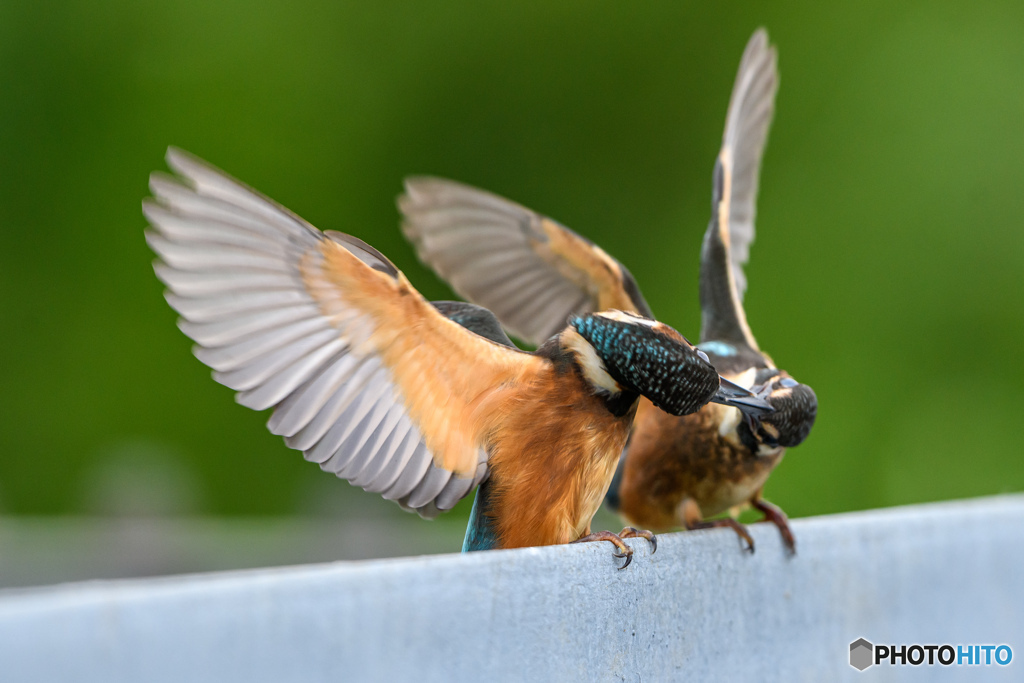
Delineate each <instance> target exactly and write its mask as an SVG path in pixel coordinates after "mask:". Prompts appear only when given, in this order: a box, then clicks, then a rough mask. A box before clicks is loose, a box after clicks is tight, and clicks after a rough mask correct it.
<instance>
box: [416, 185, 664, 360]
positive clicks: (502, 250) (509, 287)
mask: <svg viewBox="0 0 1024 683" xmlns="http://www.w3.org/2000/svg"><path fill="white" fill-rule="evenodd" d="M398 206H399V209H400V210H401V212H402V214H403V217H404V222H403V226H402V227H403V231H404V232H405V235H406V237H408V238H409V240H410V241H411V242H413V244H415V245H416V249H417V252H418V254H419V257H420V259H421V260H422V261H423V262H424V263H426V264H427V265H428V266H430V267H431V268H433V269H434V271H435V272H436V273H437V274H438V275H439V276H440V277H442V278H444V279H445V280H446V281H447V282H448V283H449V284H450V285H451V287H452V289H454V290H455V291H456V292H457V293H458V294H459V295H460V296H462V297H464V298H465V299H467V300H468V301H472V302H473V303H476V304H479V305H480V306H483V307H484V308H487V309H490V310H491V311H493V312H494V314H495V315H496V316H497V317H498V320H500V321H501V324H502V326H504V327H505V328H506V329H508V330H509V331H511V332H512V333H513V334H514V335H516V336H517V337H519V338H521V339H524V340H525V341H527V342H529V343H531V344H535V345H539V344H541V343H543V342H544V341H546V340H547V339H548V338H549V337H550V336H551V335H552V334H554V333H556V332H558V331H560V330H561V329H563V328H564V327H565V320H566V318H567V317H568V316H569V315H570V314H571V313H573V312H578V311H580V310H581V309H583V310H585V311H595V310H605V309H609V308H618V309H622V310H626V311H635V312H639V313H642V314H644V315H647V316H650V315H651V312H650V308H649V307H648V305H647V302H646V301H644V299H643V295H642V294H640V291H639V289H638V288H637V287H636V284H635V282H634V280H633V277H632V275H630V274H629V271H628V270H626V268H625V267H624V266H623V265H622V264H621V263H619V262H618V261H616V260H615V259H613V258H611V257H610V256H608V254H606V253H605V252H604V251H603V250H601V248H600V247H598V246H596V245H594V244H593V243H591V242H589V241H587V240H585V239H583V238H582V237H580V236H579V235H577V234H576V233H574V232H572V231H571V230H569V229H568V228H566V227H564V226H562V225H559V224H558V223H556V222H555V221H553V220H551V219H549V218H545V217H543V216H541V215H540V214H537V213H535V212H533V211H531V210H529V209H527V208H525V207H523V206H520V205H519V204H516V203H514V202H510V201H508V200H506V199H502V198H501V197H498V196H497V195H493V194H491V193H489V192H484V191H483V190H478V189H475V188H472V187H469V186H467V185H462V184H460V183H456V182H453V181H450V180H443V179H440V178H425V177H424V178H408V179H406V182H405V194H404V195H402V196H401V197H400V198H399V200H398ZM527 300H529V301H530V302H531V304H533V305H532V306H531V307H530V309H529V310H526V309H524V308H523V302H524V301H527ZM581 300H582V301H584V302H585V305H583V304H581V303H580V302H581ZM547 304H550V305H547ZM538 312H539V313H541V314H542V317H538V315H537V314H538Z"/></svg>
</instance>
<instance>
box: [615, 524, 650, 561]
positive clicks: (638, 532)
mask: <svg viewBox="0 0 1024 683" xmlns="http://www.w3.org/2000/svg"><path fill="white" fill-rule="evenodd" d="M619 536H620V537H621V538H646V539H647V540H648V541H650V542H651V555H653V554H654V553H656V552H658V537H657V536H655V535H654V534H653V533H651V532H650V531H647V530H646V529H637V528H635V527H631V526H627V527H626V528H624V529H623V530H622V531H620V532H619Z"/></svg>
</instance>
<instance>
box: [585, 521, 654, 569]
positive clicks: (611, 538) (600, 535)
mask: <svg viewBox="0 0 1024 683" xmlns="http://www.w3.org/2000/svg"><path fill="white" fill-rule="evenodd" d="M637 536H641V537H643V538H646V539H647V540H648V541H650V542H651V546H652V547H653V549H652V550H651V554H652V555H653V554H654V553H655V552H656V551H657V550H658V539H657V537H656V536H655V535H654V534H652V533H651V532H650V531H638V530H637V529H634V528H633V527H631V526H627V527H626V528H625V529H623V530H622V531H621V532H619V533H618V534H613V533H612V532H610V531H595V532H594V533H592V534H587V535H586V536H581V537H580V538H577V539H576V540H575V541H572V542H573V543H590V542H591V541H608V542H609V543H611V544H612V545H614V546H615V547H616V549H618V551H619V552H617V553H612V556H613V557H619V558H622V557H624V558H626V562H625V563H624V564H623V565H622V566H621V567H619V569H625V568H626V567H628V566H629V563H630V562H632V561H633V549H632V548H630V547H629V546H628V545H626V543H625V542H624V541H623V540H622V539H624V538H634V537H637Z"/></svg>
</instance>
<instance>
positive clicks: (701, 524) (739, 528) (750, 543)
mask: <svg viewBox="0 0 1024 683" xmlns="http://www.w3.org/2000/svg"><path fill="white" fill-rule="evenodd" d="M722 526H724V527H729V528H730V529H732V530H733V531H735V532H736V535H737V536H739V537H740V540H741V542H743V543H746V544H747V547H746V548H744V550H746V551H748V552H749V553H751V554H753V553H754V539H753V537H751V535H750V532H749V531H747V527H745V526H743V525H742V524H740V523H739V522H737V521H736V520H735V519H733V518H732V517H723V518H721V519H712V520H703V519H702V520H699V521H694V522H687V524H686V528H687V529H713V528H715V527H722Z"/></svg>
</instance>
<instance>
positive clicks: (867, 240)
mask: <svg viewBox="0 0 1024 683" xmlns="http://www.w3.org/2000/svg"><path fill="white" fill-rule="evenodd" d="M763 5H764V3H756V2H745V3H736V2H721V3H696V2H679V1H678V0H660V1H652V2H645V3H640V4H637V3H622V2H608V1H600V2H561V3H550V2H539V1H536V0H531V1H529V2H518V3H480V2H475V1H471V0H459V1H456V2H445V3H422V2H419V3H414V2H408V3H396V2H375V3H336V2H298V1H295V0H289V2H275V3H260V5H259V6H258V7H254V6H253V4H252V3H248V2H237V1H236V2H207V1H205V0H204V1H199V0H167V1H165V2H162V3H134V2H123V1H122V2H95V1H94V0H90V1H88V2H84V1H72V2H60V3H56V2H39V3H27V2H21V3H2V4H0V325H2V326H3V327H2V330H0V332H2V338H3V340H4V341H3V355H2V358H3V361H2V366H3V370H2V372H0V427H2V433H0V451H2V457H0V512H3V513H4V514H7V515H56V514H61V515H67V514H122V515H124V514H127V515H133V514H174V515H179V514H186V515H205V514H209V515H236V516H238V515H287V514H294V513H298V514H304V515H315V516H325V515H333V516H337V517H338V518H339V521H343V520H344V519H347V518H348V519H358V517H359V515H360V511H362V510H378V511H383V512H381V514H387V515H391V514H392V513H393V515H394V518H395V524H402V525H412V527H410V528H414V529H416V530H417V531H418V532H420V533H429V530H430V527H429V526H423V525H424V524H425V523H424V522H421V521H419V520H418V519H416V518H415V517H414V516H410V515H404V514H401V513H400V512H399V511H398V510H397V507H395V506H393V505H391V504H389V503H383V502H382V501H380V500H379V498H378V497H377V496H371V495H369V494H365V493H363V492H362V491H359V490H357V489H353V488H352V487H350V486H349V485H347V484H346V483H345V482H342V481H338V480H335V479H334V478H332V477H330V476H329V475H326V474H323V473H321V472H320V471H319V469H318V468H317V467H316V466H314V465H311V464H308V463H305V462H304V461H303V460H302V458H301V456H300V455H299V454H297V453H294V452H291V451H288V450H287V449H286V448H285V446H284V445H283V443H282V442H281V440H280V439H279V438H277V437H274V436H271V435H270V434H269V433H268V432H267V431H266V430H265V429H264V428H263V424H264V422H265V421H266V419H267V417H268V415H267V414H255V413H252V412H251V411H249V410H247V409H244V408H242V407H240V406H238V405H236V404H235V403H234V401H233V400H232V395H231V392H230V391H229V390H228V389H226V388H224V387H221V386H220V385H217V384H216V383H214V382H213V381H211V380H210V377H209V371H208V370H207V369H206V368H205V367H204V366H202V365H201V364H200V363H199V362H198V361H196V360H195V359H194V358H193V357H192V355H191V353H190V352H189V349H190V342H189V340H188V339H186V338H185V337H184V335H182V334H181V333H180V332H178V330H177V329H176V328H175V325H174V322H175V315H174V313H173V312H172V311H171V310H170V308H169V307H168V306H167V305H166V304H165V302H164V301H163V299H162V297H161V290H162V287H161V285H160V284H159V283H158V281H157V280H156V278H155V277H154V276H153V273H152V269H151V266H150V264H151V261H152V258H153V256H152V254H151V252H150V251H149V250H148V249H147V247H146V244H145V242H144V241H143V233H142V231H143V228H144V221H143V218H142V215H141V212H140V200H141V199H142V197H143V196H145V195H146V194H147V192H148V190H147V177H148V174H149V173H150V171H152V170H154V169H159V168H163V166H164V164H163V160H162V157H163V152H164V149H165V147H166V146H167V145H168V144H174V145H178V146H181V147H183V148H185V149H187V150H190V151H192V152H194V153H196V154H198V155H200V156H202V157H204V158H206V159H208V160H209V161H211V162H212V163H214V164H216V165H218V166H220V167H222V168H224V169H225V170H227V171H228V172H230V173H232V174H234V175H236V176H238V177H239V178H241V179H242V180H244V181H246V182H248V183H249V184H251V185H253V186H255V187H256V188H258V189H260V190H261V191H263V192H264V193H266V194H268V195H270V196H271V197H274V198H275V199H277V200H278V201H280V202H281V203H283V204H285V205H286V206H288V207H290V208H292V209H293V210H295V211H296V212H298V213H299V214H301V215H302V216H304V217H305V218H307V219H309V220H310V221H311V222H313V223H314V224H315V225H317V226H318V227H321V228H324V229H328V228H330V229H337V230H343V231H346V232H350V233H353V234H355V235H358V236H359V237H362V238H365V239H366V240H367V241H369V242H370V243H372V244H374V245H375V246H377V247H378V248H380V249H381V250H382V251H383V252H385V253H386V254H387V255H388V256H389V257H390V258H391V259H393V260H394V262H395V263H396V264H397V265H398V266H399V267H400V268H402V269H403V270H404V271H405V272H406V273H407V275H408V276H409V278H410V280H411V281H412V282H413V283H414V284H415V285H416V286H417V287H418V288H419V289H420V291H422V292H423V293H424V294H425V295H427V296H428V297H430V298H448V297H451V294H450V292H449V291H448V290H447V289H446V288H445V286H444V285H442V284H441V283H440V282H439V281H438V280H437V279H436V278H435V277H434V276H433V275H432V274H431V273H429V272H428V271H427V270H425V269H424V268H423V267H421V266H420V265H419V264H418V263H417V261H416V260H415V257H414V255H413V251H412V249H411V248H410V247H409V245H408V244H406V243H405V241H404V240H403V238H402V237H401V235H400V234H399V231H398V229H397V224H398V219H397V213H396V210H395V207H394V198H395V196H396V195H397V194H398V193H399V191H400V189H401V180H402V178H403V177H404V176H405V175H409V174H422V173H429V174H437V175H443V176H448V177H451V178H455V179H458V180H461V181H464V182H468V183H471V184H474V185H477V186H480V187H484V188H488V189H490V190H492V191H494V192H497V193H499V194H502V195H504V196H507V197H509V198H512V199H514V200H517V201H519V202H521V203H524V204H526V205H527V206H530V207H532V208H535V209H537V210H538V211H541V212H544V213H546V214H548V215H550V216H552V217H555V218H557V219H559V220H561V221H562V222H564V223H565V224H567V225H569V226H571V227H573V228H574V229H576V230H578V231H579V232H581V233H583V234H584V235H586V236H588V237H590V238H592V239H593V240H595V241H596V242H598V243H599V244H601V245H602V246H603V247H604V248H605V249H606V250H607V251H608V252H610V253H612V254H614V255H615V256H616V257H618V258H619V259H620V260H621V261H623V262H624V263H625V264H626V265H627V266H628V267H629V268H630V269H631V270H632V272H633V273H634V274H635V275H636V276H637V279H638V280H639V282H640V284H641V286H642V288H643V291H644V293H645V294H646V297H647V299H648V301H649V302H650V303H651V305H652V307H653V309H654V311H655V312H656V313H657V314H658V316H659V318H660V319H662V320H664V321H666V322H668V323H670V324H672V325H674V326H676V327H677V328H678V329H679V330H680V331H682V332H683V333H684V334H687V335H690V336H694V337H695V336H696V335H697V333H698V327H699V309H698V306H697V290H696V283H697V265H698V250H699V246H700V241H701V237H702V234H703V231H704V228H705V226H706V223H707V219H708V216H709V206H710V179H711V169H712V164H713V160H714V157H715V154H716V152H717V148H718V145H719V142H720V139H721V128H722V124H723V121H724V116H725V109H726V104H727V102H728V97H729V93H730V90H731V88H732V80H733V77H734V75H735V71H736V67H737V65H738V63H739V58H740V54H741V52H742V50H743V47H744V44H745V43H746V40H747V38H748V37H749V35H750V34H751V32H752V31H753V30H754V28H756V27H757V26H761V25H764V26H766V27H767V28H768V29H769V33H770V36H771V39H772V41H773V42H774V43H775V44H776V45H777V46H778V48H779V55H780V57H779V65H780V71H781V76H782V78H781V88H780V91H779V98H778V107H777V112H776V118H775V124H774V127H773V129H772V133H771V136H770V142H769V145H768V151H767V155H766V158H765V164H764V168H763V174H762V185H761V196H760V201H759V215H758V237H757V241H756V243H755V244H754V247H753V250H752V256H751V262H750V264H749V267H748V269H747V273H748V278H749V282H750V288H749V291H748V294H747V300H746V301H747V311H748V317H749V319H750V323H751V325H752V328H753V330H754V332H755V334H756V336H757V337H758V340H759V341H760V343H761V346H762V347H763V348H764V349H766V350H767V351H768V352H769V353H771V354H772V355H773V356H774V358H775V360H776V362H777V363H778V364H779V366H780V367H784V368H786V369H788V370H789V371H790V372H791V373H792V374H793V375H794V376H796V377H797V378H799V379H800V380H801V381H803V382H806V383H808V384H810V385H812V386H813V387H814V388H815V390H816V391H817V394H818V397H819V401H820V412H819V416H818V423H817V425H816V426H815V428H814V431H813V433H812V434H811V437H810V439H809V440H808V441H807V442H806V443H805V444H804V445H802V446H800V447H799V448H797V449H795V450H792V451H791V452H790V453H789V455H788V456H787V458H786V460H785V462H784V463H783V464H782V466H781V467H780V468H779V469H778V470H777V472H776V473H775V475H774V476H773V477H772V479H771V480H770V482H769V484H768V488H767V491H766V495H767V497H768V498H770V499H771V500H773V501H774V502H776V503H778V504H780V505H781V506H782V507H783V508H784V509H785V510H787V511H788V512H789V513H790V514H791V515H793V516H804V515H813V514H823V513H832V512H839V511H844V510H855V509H862V508H869V507H877V506H886V505H896V504H903V503H915V502H920V501H932V500H941V499H949V498H959V497H966V496H976V495H984V494H994V493H999V492H1006V491H1020V490H1022V489H1024V464H1022V459H1021V456H1020V446H1019V442H1018V441H1017V437H1016V429H1017V428H1018V426H1019V424H1020V423H1019V420H1020V415H1021V413H1022V412H1024V395H1022V393H1021V392H1020V390H1019V386H1020V384H1021V380H1022V378H1024V361H1022V356H1021V354H1020V353H1019V348H1020V340H1021V339H1022V338H1024V315H1022V314H1024V302H1022V300H1021V293H1022V291H1024V288H1022V272H1024V235H1022V230H1021V227H1022V224H1024V192H1022V190H1021V184H1022V182H1024V41H1022V40H1021V35H1022V31H1024V4H1022V3H1019V2H1015V1H1012V0H1008V1H1005V2H990V3H984V4H980V3H974V4H972V5H970V6H969V8H968V7H966V6H964V5H963V3H958V2H952V1H946V2H934V1H932V2H906V3H899V4H896V3H891V2H882V1H879V2H858V3H820V2H799V3H795V2H794V3H787V4H786V6H785V8H784V9H783V8H782V7H774V8H766V7H763ZM1015 444H1017V445H1015ZM467 512H468V510H467V509H466V506H465V505H463V506H462V507H461V508H460V510H459V511H457V512H455V513H453V514H450V515H448V516H447V520H445V521H441V522H439V523H436V524H440V525H441V527H442V528H444V527H445V526H447V527H457V526H459V525H461V524H463V520H464V518H465V515H466V513H467ZM416 525H420V526H416ZM455 535H456V534H453V537H454V536H455ZM438 549H439V550H455V549H457V545H456V546H455V547H451V545H450V544H447V545H444V547H439V548H438Z"/></svg>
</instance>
